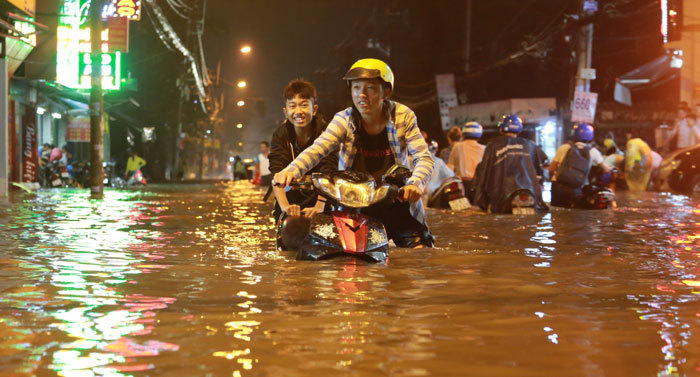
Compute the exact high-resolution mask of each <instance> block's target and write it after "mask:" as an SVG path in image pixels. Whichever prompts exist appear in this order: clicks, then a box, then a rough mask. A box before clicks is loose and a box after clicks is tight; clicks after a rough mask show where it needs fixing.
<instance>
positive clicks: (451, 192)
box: [428, 177, 471, 211]
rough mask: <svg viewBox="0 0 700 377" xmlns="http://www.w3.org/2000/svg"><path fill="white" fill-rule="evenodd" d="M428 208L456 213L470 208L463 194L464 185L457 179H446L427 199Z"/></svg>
mask: <svg viewBox="0 0 700 377" xmlns="http://www.w3.org/2000/svg"><path fill="white" fill-rule="evenodd" d="M428 207H430V208H441V209H446V208H449V209H451V210H454V211H457V210H462V209H467V208H469V207H471V204H470V203H469V200H467V198H466V196H465V192H464V184H463V183H462V180H461V179H459V178H457V177H450V178H447V179H446V180H445V181H444V182H443V183H442V185H440V187H439V188H438V189H437V190H435V192H433V193H432V194H431V195H430V197H429V198H428Z"/></svg>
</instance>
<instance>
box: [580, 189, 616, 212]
mask: <svg viewBox="0 0 700 377" xmlns="http://www.w3.org/2000/svg"><path fill="white" fill-rule="evenodd" d="M614 206H615V192H614V191H613V190H611V189H609V188H607V187H602V186H595V185H586V186H583V198H582V199H581V200H580V201H579V202H578V203H577V205H576V208H580V209H608V208H612V207H614Z"/></svg>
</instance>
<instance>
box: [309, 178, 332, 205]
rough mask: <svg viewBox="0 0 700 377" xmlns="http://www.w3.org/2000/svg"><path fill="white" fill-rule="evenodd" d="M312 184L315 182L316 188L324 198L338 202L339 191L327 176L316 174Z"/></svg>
mask: <svg viewBox="0 0 700 377" xmlns="http://www.w3.org/2000/svg"><path fill="white" fill-rule="evenodd" d="M311 182H313V184H314V187H316V188H317V189H318V190H319V191H321V193H322V194H324V196H327V197H329V198H331V199H335V200H338V189H337V188H336V186H335V185H334V184H333V182H331V180H330V179H329V178H328V177H327V176H325V175H316V174H314V175H313V176H312V178H311Z"/></svg>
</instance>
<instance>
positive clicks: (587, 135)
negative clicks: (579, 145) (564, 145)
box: [571, 123, 593, 143]
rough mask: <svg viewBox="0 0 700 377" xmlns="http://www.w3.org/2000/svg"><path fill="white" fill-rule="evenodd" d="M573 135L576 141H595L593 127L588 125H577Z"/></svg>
mask: <svg viewBox="0 0 700 377" xmlns="http://www.w3.org/2000/svg"><path fill="white" fill-rule="evenodd" d="M571 133H572V134H573V138H574V141H580V142H583V143H590V142H591V141H592V140H593V126H591V125H590V124H588V123H575V124H574V128H573V129H572V131H571Z"/></svg>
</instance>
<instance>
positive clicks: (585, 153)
mask: <svg viewBox="0 0 700 377" xmlns="http://www.w3.org/2000/svg"><path fill="white" fill-rule="evenodd" d="M593 136H594V128H593V126H592V125H590V124H588V123H576V124H574V127H573V130H572V141H570V142H568V143H566V144H563V145H562V146H560V147H559V149H557V153H556V155H555V156H554V160H553V161H552V163H551V164H550V165H549V173H550V176H551V177H552V205H553V206H557V207H568V208H572V207H580V203H581V201H582V200H583V199H584V190H583V188H584V186H586V185H588V184H589V177H588V176H589V173H590V171H591V167H593V166H597V167H598V168H600V170H601V171H602V172H603V173H608V172H610V170H611V168H610V166H608V165H607V164H606V163H605V162H604V161H603V155H602V154H601V153H600V151H598V150H597V149H596V148H593V146H592V145H591V144H590V143H591V141H593Z"/></svg>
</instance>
